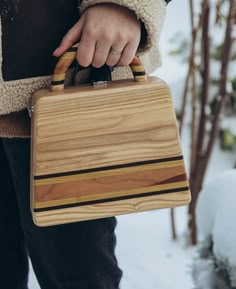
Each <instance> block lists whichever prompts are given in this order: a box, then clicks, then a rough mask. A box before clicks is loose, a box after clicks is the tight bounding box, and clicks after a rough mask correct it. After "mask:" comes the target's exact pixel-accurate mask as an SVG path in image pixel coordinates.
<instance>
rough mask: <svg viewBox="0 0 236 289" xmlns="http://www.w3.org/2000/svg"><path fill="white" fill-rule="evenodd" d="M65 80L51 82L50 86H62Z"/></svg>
mask: <svg viewBox="0 0 236 289" xmlns="http://www.w3.org/2000/svg"><path fill="white" fill-rule="evenodd" d="M64 82H65V79H64V80H55V81H51V85H61V84H64Z"/></svg>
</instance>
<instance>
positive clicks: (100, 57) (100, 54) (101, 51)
mask: <svg viewBox="0 0 236 289" xmlns="http://www.w3.org/2000/svg"><path fill="white" fill-rule="evenodd" d="M111 44H112V43H108V42H105V41H104V40H100V41H98V42H97V43H96V48H95V52H94V56H93V61H92V65H93V66H94V67H96V68H99V67H101V66H103V65H104V64H105V63H106V60H107V58H108V55H109V51H110V48H111Z"/></svg>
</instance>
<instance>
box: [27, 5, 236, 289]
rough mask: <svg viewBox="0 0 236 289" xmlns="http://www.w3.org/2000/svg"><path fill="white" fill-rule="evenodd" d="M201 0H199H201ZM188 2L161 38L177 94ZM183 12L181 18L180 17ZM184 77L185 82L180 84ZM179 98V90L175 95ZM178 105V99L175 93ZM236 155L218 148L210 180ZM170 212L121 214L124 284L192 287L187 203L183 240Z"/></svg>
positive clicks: (172, 14) (179, 217) (171, 13)
mask: <svg viewBox="0 0 236 289" xmlns="http://www.w3.org/2000/svg"><path fill="white" fill-rule="evenodd" d="M196 2H197V1H196ZM187 9H188V1H187V0H181V1H173V3H172V4H170V5H169V7H168V18H167V21H166V24H165V27H164V31H163V34H162V39H161V49H162V55H163V67H162V68H161V69H160V70H158V72H157V75H158V76H160V77H161V78H163V79H165V80H166V81H167V82H168V83H170V84H171V87H172V90H175V93H174V91H173V94H176V95H180V94H179V92H177V91H176V90H178V89H179V90H181V87H182V82H183V81H182V80H181V79H183V77H184V75H185V71H186V67H185V66H184V65H181V64H180V63H179V62H178V61H177V60H174V59H172V58H170V57H169V56H168V53H167V51H168V50H169V49H170V48H171V47H172V48H173V46H171V43H169V39H170V38H171V37H172V36H173V34H174V33H177V32H178V31H182V32H183V33H185V34H186V33H188V29H189V28H188V27H189V24H188V10H187ZM176 15H178V17H176ZM179 82H181V83H180V85H178V86H177V87H176V84H178V83H179ZM174 97H175V95H174ZM175 102H176V103H177V104H178V102H179V101H178V99H176V97H175ZM188 139H189V128H188V126H186V127H185V129H184V133H183V138H182V145H183V150H184V155H185V157H186V160H188V155H187V152H188V150H189V143H188ZM234 162H235V159H234V158H232V154H231V153H223V154H222V152H221V151H220V150H219V146H216V147H215V150H214V154H213V158H212V160H211V162H210V166H209V173H208V175H207V179H210V178H211V177H212V176H213V175H215V173H219V172H221V171H224V170H225V169H229V168H232V167H233V164H234ZM169 215H170V212H169V210H160V211H155V212H149V213H141V214H135V215H127V216H122V217H119V218H118V227H117V243H118V245H117V257H118V260H119V264H120V267H121V268H122V270H123V271H124V277H123V280H122V283H121V285H122V286H121V288H122V289H134V288H135V289H144V288H147V289H180V288H181V289H192V288H193V287H194V286H193V283H192V280H191V276H190V266H191V264H192V261H193V257H194V255H195V251H194V248H186V246H185V243H184V233H185V231H186V223H187V218H186V217H187V215H186V207H182V208H178V209H176V221H177V225H178V228H177V229H178V235H179V237H180V238H179V241H178V242H172V241H171V231H170V217H169ZM29 288H30V289H39V287H38V285H37V282H36V280H35V277H34V274H33V272H32V271H31V274H30V282H29Z"/></svg>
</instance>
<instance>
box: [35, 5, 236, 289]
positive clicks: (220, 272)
mask: <svg viewBox="0 0 236 289" xmlns="http://www.w3.org/2000/svg"><path fill="white" fill-rule="evenodd" d="M235 2H236V1H235V0H227V1H225V0H219V1H218V0H212V1H210V0H209V1H208V0H194V1H191V0H181V1H178V0H173V1H172V2H171V3H170V4H169V5H168V7H167V17H166V22H165V25H164V28H163V32H162V35H161V39H160V48H161V52H162V67H161V68H160V69H158V70H157V71H156V72H155V73H154V75H156V76H158V77H160V78H162V79H163V80H165V81H166V82H167V83H168V84H169V85H170V87H171V91H172V95H173V100H174V104H175V108H176V115H177V118H178V122H179V129H180V134H181V142H182V147H183V153H184V157H185V163H186V167H187V169H188V176H189V180H190V187H191V190H192V203H191V205H190V206H189V207H181V208H176V209H175V210H170V209H166V210H160V211H152V212H147V213H140V214H134V215H128V216H121V217H118V227H117V231H116V233H117V257H118V261H119V264H120V267H121V268H122V270H123V271H124V277H123V280H122V283H121V289H134V288H135V289H144V288H145V289H180V288H181V289H217V288H218V289H224V288H228V289H229V288H231V289H233V288H236V249H235V247H236V246H235V244H236V226H235V225H234V222H235V221H234V220H236V218H235V217H236V214H235V212H234V211H235V209H234V205H235V204H236V172H235V171H236V170H235V169H233V168H234V166H235V162H236V154H235V150H236V63H235V59H236V47H235V36H236V33H235V15H236V14H235V12H236V3H235ZM30 288H32V289H38V288H39V287H38V285H37V282H36V280H35V277H34V275H33V273H32V274H31V275H30Z"/></svg>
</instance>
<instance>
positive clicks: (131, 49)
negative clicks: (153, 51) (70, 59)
mask: <svg viewBox="0 0 236 289" xmlns="http://www.w3.org/2000/svg"><path fill="white" fill-rule="evenodd" d="M140 37H141V22H140V21H139V20H138V19H137V17H136V15H135V13H134V12H132V11H131V10H129V9H128V8H126V7H122V6H119V5H116V4H111V3H106V4H98V5H94V6H91V7H90V8H88V9H87V10H86V11H85V12H84V14H83V15H82V16H81V18H80V20H79V21H78V22H77V23H76V24H75V25H74V26H73V27H72V28H71V29H70V30H69V31H68V32H67V34H66V35H65V36H64V38H63V40H62V42H61V44H60V46H59V47H58V48H57V49H56V50H55V51H54V53H53V55H54V56H57V57H59V56H61V55H62V54H63V53H64V52H65V51H66V50H67V49H68V48H70V47H71V46H72V45H73V44H75V43H77V42H78V41H79V44H78V52H77V61H78V63H79V64H80V65H81V66H84V67H87V66H89V65H91V64H92V65H93V66H94V67H97V68H99V67H101V66H103V65H104V64H107V65H109V66H115V65H118V66H124V65H129V64H130V63H131V61H132V60H133V58H134V56H135V53H136V51H137V49H138V46H139V42H140ZM112 48H113V49H114V50H115V51H117V52H120V54H113V53H111V49H112Z"/></svg>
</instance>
